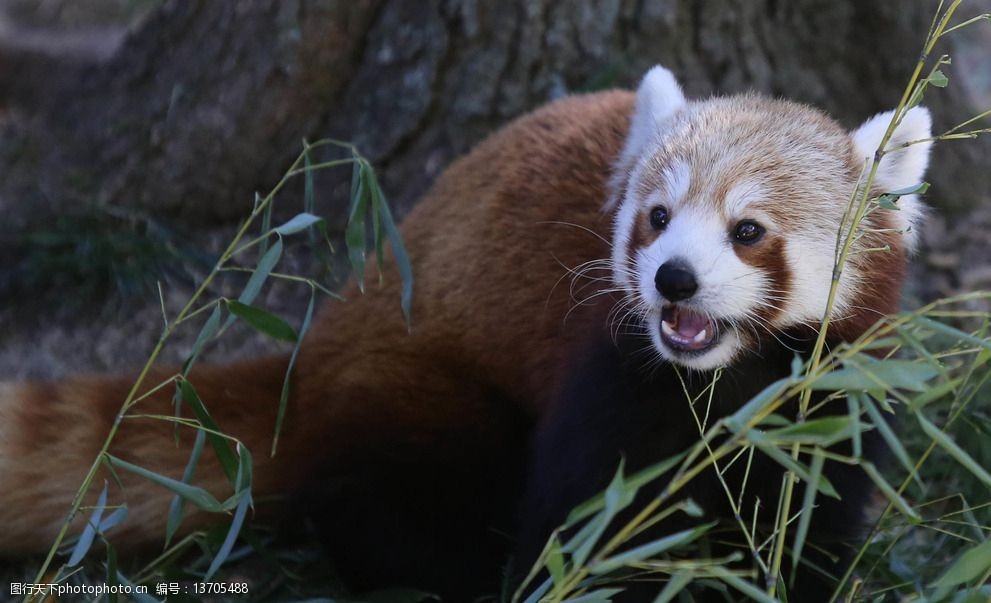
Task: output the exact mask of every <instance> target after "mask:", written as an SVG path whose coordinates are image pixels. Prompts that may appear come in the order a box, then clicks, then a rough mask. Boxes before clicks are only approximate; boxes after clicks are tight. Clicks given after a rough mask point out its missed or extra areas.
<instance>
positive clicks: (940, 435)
mask: <svg viewBox="0 0 991 603" xmlns="http://www.w3.org/2000/svg"><path fill="white" fill-rule="evenodd" d="M915 418H916V419H918V421H919V425H921V426H922V430H923V431H924V432H926V435H928V436H929V437H930V438H932V439H933V441H934V442H936V444H938V445H939V447H940V448H942V449H943V450H945V451H946V452H947V454H949V455H950V456H952V457H953V459H954V460H956V461H957V462H958V463H960V464H961V465H963V466H964V468H965V469H967V471H970V472H971V473H973V474H974V477H976V478H977V479H979V480H981V482H982V483H983V484H984V485H985V486H987V487H989V488H991V473H988V471H987V470H986V469H985V468H984V467H981V465H980V463H978V462H977V461H975V460H974V459H973V457H971V456H970V455H969V454H967V451H965V450H964V449H963V448H961V447H960V446H958V445H957V443H956V442H954V441H953V440H952V439H951V438H950V436H949V435H947V434H946V432H944V431H942V430H941V429H940V428H939V427H936V426H935V425H933V424H932V422H930V421H929V419H927V418H926V417H925V416H924V415H923V414H922V413H921V412H917V413H915Z"/></svg>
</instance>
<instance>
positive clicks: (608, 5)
mask: <svg viewBox="0 0 991 603" xmlns="http://www.w3.org/2000/svg"><path fill="white" fill-rule="evenodd" d="M934 5H935V3H934V2H929V1H924V0H912V1H906V2H897V3H895V2H854V1H852V0H851V1H848V2H836V1H834V0H795V1H789V2H784V1H780V0H760V1H755V2H751V1H743V0H735V1H734V0H507V1H486V0H425V1H412V0H240V1H238V2H214V1H208V0H185V1H181V2H180V1H174V2H166V3H164V4H163V6H162V7H161V8H160V9H158V10H157V11H156V12H155V13H154V14H153V15H152V16H151V17H150V18H148V19H146V20H145V21H144V22H143V23H141V24H140V25H139V27H137V28H136V29H134V30H133V31H132V32H131V33H130V35H129V36H128V37H127V38H126V40H125V42H124V43H123V44H122V45H121V46H120V47H119V49H118V50H117V51H116V52H115V53H114V54H113V56H112V57H110V58H109V59H108V60H104V61H99V62H96V63H89V64H87V63H85V62H83V64H80V61H78V60H77V61H75V62H72V61H70V62H67V63H66V62H63V63H59V62H55V63H53V65H58V66H59V68H57V69H56V68H55V67H54V66H53V68H52V69H50V70H47V71H45V72H42V74H39V71H38V70H37V69H36V68H35V69H33V70H32V69H29V68H28V67H30V66H31V65H35V67H36V65H37V60H38V57H30V56H29V57H26V58H25V57H18V55H17V54H16V53H10V52H7V53H5V52H4V49H3V48H2V47H0V68H2V69H0V71H2V72H3V73H2V75H0V99H4V101H5V102H6V104H7V106H8V116H7V119H6V126H5V127H4V128H3V130H2V133H0V215H3V216H4V218H2V219H3V220H5V221H8V222H9V223H11V224H22V223H24V222H26V221H29V220H31V219H32V218H33V219H37V218H39V217H44V216H45V215H46V214H49V213H51V212H53V211H65V210H66V209H68V208H71V207H73V206H75V205H78V204H79V203H89V202H92V201H98V202H110V203H114V204H116V205H118V206H123V207H133V208H137V209H140V210H142V211H148V212H152V213H154V214H156V215H159V216H165V217H169V218H173V219H176V218H178V219H186V220H198V221H202V220H211V219H212V220H230V219H233V218H237V217H239V216H241V215H243V213H244V211H245V209H246V208H247V207H248V205H249V203H250V200H251V199H252V193H253V191H255V190H262V189H265V188H266V187H268V186H270V185H271V184H272V183H273V182H274V180H275V179H276V178H277V177H278V176H279V175H280V174H281V172H282V171H283V170H284V169H285V167H286V165H287V163H288V161H289V159H290V158H291V157H293V156H295V154H296V153H297V152H298V150H299V148H300V140H301V139H302V138H304V137H308V138H311V139H312V138H317V137H320V136H322V135H328V134H331V135H334V136H337V137H342V138H348V139H351V140H353V141H355V142H357V143H358V145H359V146H360V148H361V149H362V150H363V152H364V153H365V154H366V155H368V156H369V157H370V158H372V159H373V161H374V162H375V163H376V164H377V165H378V167H379V168H380V169H381V171H382V173H383V179H384V186H385V188H386V191H387V192H388V193H390V194H391V197H392V199H393V201H394V202H395V203H397V204H398V205H399V207H400V208H407V207H408V206H409V205H410V204H411V203H412V202H413V200H415V198H416V197H417V196H418V195H419V194H421V193H422V191H423V190H424V189H425V188H426V187H427V186H428V185H429V183H430V182H431V181H432V179H433V178H434V177H435V176H436V175H437V173H438V172H439V171H440V170H441V169H442V168H443V166H444V165H446V164H447V163H448V162H449V161H450V160H451V159H452V158H453V157H454V156H456V155H458V154H460V153H462V152H464V151H465V150H466V149H467V148H469V147H470V146H471V145H472V144H473V143H475V142H476V141H477V140H479V138H481V137H482V136H484V135H485V134H486V133H488V132H490V131H492V130H493V129H495V128H496V127H497V126H498V125H500V124H501V123H504V122H505V121H507V120H508V119H510V118H512V117H513V116H516V115H518V114H520V113H522V112H524V111H526V110H528V109H530V108H533V107H534V106H537V105H539V104H541V103H544V102H546V101H547V100H549V99H552V98H555V97H558V96H561V95H564V94H567V93H570V92H575V91H582V90H589V89H596V88H601V87H606V86H613V85H619V86H629V85H632V84H633V83H635V81H636V78H637V77H639V75H640V74H642V73H643V72H644V70H645V69H646V68H647V67H649V66H650V65H652V64H654V63H657V62H660V63H663V64H665V65H667V66H669V67H671V68H672V69H673V70H674V71H675V72H676V73H678V74H679V75H680V77H681V78H682V81H683V82H684V84H685V86H686V88H687V91H688V92H689V94H691V95H707V94H710V93H720V92H735V91H741V90H746V89H756V90H759V91H763V92H766V93H771V94H775V95H782V96H787V97H789V98H794V99H799V100H803V101H807V102H810V103H813V104H816V105H818V106H821V107H823V108H825V109H826V110H828V111H829V112H830V113H832V114H834V115H836V116H838V117H839V118H840V119H841V120H843V121H844V122H845V123H847V124H848V125H850V126H851V127H852V126H854V125H856V123H858V122H859V121H860V120H862V119H863V118H865V117H867V116H868V115H870V114H872V113H873V112H877V111H881V110H884V109H887V108H890V107H892V106H894V105H895V104H896V102H897V100H898V97H899V95H900V92H901V89H902V86H903V82H904V81H905V79H906V77H907V75H908V73H909V72H910V70H911V68H912V67H913V66H914V62H915V60H916V58H917V55H918V50H919V47H920V44H921V40H922V37H923V36H924V34H925V31H926V30H927V28H928V26H929V20H930V18H931V13H932V11H933V10H934V8H935V6H934ZM962 16H965V15H962ZM32 60H33V61H34V62H32ZM948 71H949V73H950V76H951V78H953V77H954V75H955V74H954V73H953V72H952V68H951V69H949V70H948ZM39 78H40V79H39ZM926 102H927V104H928V105H930V106H931V107H932V108H933V109H934V112H935V115H936V124H937V130H938V129H939V128H941V127H944V126H947V127H948V126H950V125H953V124H955V123H957V122H958V121H960V120H961V119H963V118H965V117H969V116H970V115H971V114H972V113H973V111H972V108H970V107H968V106H966V101H965V100H964V95H963V94H962V93H959V92H958V93H954V92H953V91H935V93H933V94H930V95H929V97H928V98H927V101H926ZM0 115H2V113H0ZM3 121H4V120H2V119H0V124H2V123H3ZM989 152H991V142H989V141H984V142H980V143H968V144H956V145H948V146H947V147H946V148H944V149H941V150H940V151H939V152H938V153H937V155H936V165H935V169H934V170H933V176H932V179H933V180H934V182H935V184H936V187H935V188H934V192H935V195H934V196H935V198H936V202H937V203H938V204H940V205H943V206H949V207H956V208H960V207H965V206H966V205H967V203H968V202H970V201H971V200H973V199H975V198H976V197H978V196H979V195H981V194H985V193H986V191H987V190H988V189H989V188H991V172H989V171H988V170H980V169H974V167H975V165H977V164H979V163H980V158H981V157H982V156H983V157H987V156H988V155H989V154H991V153H989Z"/></svg>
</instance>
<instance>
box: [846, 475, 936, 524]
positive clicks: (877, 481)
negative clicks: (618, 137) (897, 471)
mask: <svg viewBox="0 0 991 603" xmlns="http://www.w3.org/2000/svg"><path fill="white" fill-rule="evenodd" d="M861 466H862V467H863V469H864V471H865V472H866V473H867V475H868V476H869V477H870V478H871V480H872V481H873V482H874V485H876V486H877V487H878V489H879V490H880V491H881V493H882V494H884V496H885V498H887V499H888V500H889V501H890V502H891V504H892V505H894V507H895V508H896V509H898V510H899V511H900V512H901V514H902V515H904V516H905V518H906V519H908V520H909V521H910V522H911V523H913V524H918V523H920V522H921V521H922V518H921V517H919V514H918V512H916V510H915V509H913V508H912V506H911V505H909V504H908V502H907V501H906V500H905V499H904V498H902V497H901V495H900V494H898V492H896V491H895V489H894V488H892V487H891V484H889V483H888V482H887V481H885V479H884V477H883V476H882V475H881V473H880V472H879V471H878V470H877V467H875V466H874V464H873V463H863V464H862V465H861Z"/></svg>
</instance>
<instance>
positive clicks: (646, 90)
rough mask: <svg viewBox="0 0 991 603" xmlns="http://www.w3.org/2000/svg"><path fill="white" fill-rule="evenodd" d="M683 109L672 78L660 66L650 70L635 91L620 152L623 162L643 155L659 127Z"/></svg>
mask: <svg viewBox="0 0 991 603" xmlns="http://www.w3.org/2000/svg"><path fill="white" fill-rule="evenodd" d="M684 106H685V95H684V94H683V93H682V92H681V86H679V85H678V81H677V80H675V79H674V75H673V74H672V73H671V72H670V71H668V70H667V69H665V68H664V67H661V66H660V65H655V66H654V67H652V68H651V69H650V71H648V72H647V74H646V75H644V76H643V80H642V81H641V82H640V87H639V88H637V105H636V109H635V110H634V111H633V119H632V120H631V122H630V133H629V136H628V138H627V140H626V147H625V148H624V149H623V156H624V158H629V157H633V156H636V155H639V154H640V153H642V152H643V151H644V149H645V147H646V146H647V145H648V144H650V142H651V141H652V140H654V139H656V138H657V136H658V135H659V134H660V133H661V132H662V129H661V125H662V124H663V123H664V122H665V121H666V120H667V119H668V118H669V117H671V116H672V115H674V114H675V113H677V112H678V111H679V110H680V109H681V108H682V107H684Z"/></svg>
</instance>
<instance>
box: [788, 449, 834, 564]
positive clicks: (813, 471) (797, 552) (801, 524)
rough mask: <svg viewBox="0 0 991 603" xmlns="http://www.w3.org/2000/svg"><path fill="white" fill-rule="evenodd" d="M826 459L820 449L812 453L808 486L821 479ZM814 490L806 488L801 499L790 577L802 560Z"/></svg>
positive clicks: (810, 520) (813, 501)
mask: <svg viewBox="0 0 991 603" xmlns="http://www.w3.org/2000/svg"><path fill="white" fill-rule="evenodd" d="M825 460H826V457H825V455H823V453H822V449H821V448H816V449H815V450H814V451H812V464H811V465H809V484H816V483H818V482H819V479H820V478H821V477H822V466H823V464H824V463H825ZM815 501H816V489H815V488H810V487H808V486H806V488H805V496H804V497H803V498H802V512H801V515H799V517H798V529H796V530H795V542H794V544H792V553H791V567H792V573H791V575H792V576H795V575H796V572H795V569H797V568H798V563H799V561H800V560H801V558H802V549H803V548H804V547H805V538H806V537H807V536H808V533H809V524H810V523H811V522H812V511H813V509H814V508H815Z"/></svg>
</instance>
